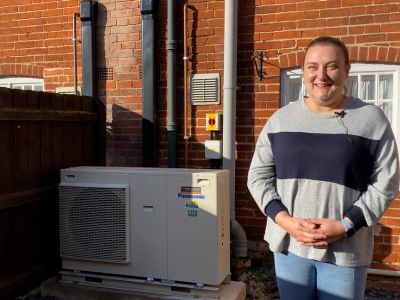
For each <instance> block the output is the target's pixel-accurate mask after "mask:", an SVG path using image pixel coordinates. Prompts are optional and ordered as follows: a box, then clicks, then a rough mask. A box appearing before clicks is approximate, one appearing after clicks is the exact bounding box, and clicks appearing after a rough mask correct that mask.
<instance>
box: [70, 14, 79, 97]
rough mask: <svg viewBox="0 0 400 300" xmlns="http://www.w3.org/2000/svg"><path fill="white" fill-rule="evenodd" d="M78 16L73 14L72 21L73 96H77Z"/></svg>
mask: <svg viewBox="0 0 400 300" xmlns="http://www.w3.org/2000/svg"><path fill="white" fill-rule="evenodd" d="M77 16H79V14H77V13H75V14H74V18H73V21H72V32H73V33H72V42H73V45H74V94H75V95H78V66H77V58H76V17H77Z"/></svg>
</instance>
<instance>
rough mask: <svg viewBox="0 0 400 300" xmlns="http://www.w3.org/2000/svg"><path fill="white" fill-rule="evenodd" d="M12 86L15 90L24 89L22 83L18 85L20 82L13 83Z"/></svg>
mask: <svg viewBox="0 0 400 300" xmlns="http://www.w3.org/2000/svg"><path fill="white" fill-rule="evenodd" d="M12 88H13V89H17V90H23V89H24V87H23V86H22V85H20V84H13V85H12Z"/></svg>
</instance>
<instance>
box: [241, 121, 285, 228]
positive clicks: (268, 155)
mask: <svg viewBox="0 0 400 300" xmlns="http://www.w3.org/2000/svg"><path fill="white" fill-rule="evenodd" d="M269 126H270V123H267V124H266V125H265V127H264V129H263V130H262V131H261V134H260V136H259V138H258V141H257V143H256V149H255V151H254V155H253V159H252V161H251V164H250V169H249V173H248V178H247V186H248V189H249V191H250V193H251V195H252V196H253V198H254V200H255V202H256V203H257V205H258V207H259V208H260V210H261V211H262V213H263V214H265V215H267V216H268V217H270V218H271V219H272V220H274V221H275V216H276V215H277V214H278V213H279V212H280V211H282V210H286V207H285V206H284V205H283V203H282V202H281V198H280V196H279V195H278V192H277V190H276V173H275V163H274V158H273V154H272V149H271V143H270V140H269V138H268V131H269Z"/></svg>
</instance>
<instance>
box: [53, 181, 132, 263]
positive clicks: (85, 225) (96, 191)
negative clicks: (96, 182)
mask: <svg viewBox="0 0 400 300" xmlns="http://www.w3.org/2000/svg"><path fill="white" fill-rule="evenodd" d="M127 218H128V199H127V192H126V189H124V188H98V187H67V186H61V187H60V248H61V249H60V250H61V255H62V256H63V257H67V258H72V259H80V260H92V261H101V262H115V263H124V262H127V261H128V234H127V230H128V219H127Z"/></svg>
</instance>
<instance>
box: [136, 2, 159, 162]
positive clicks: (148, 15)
mask: <svg viewBox="0 0 400 300" xmlns="http://www.w3.org/2000/svg"><path fill="white" fill-rule="evenodd" d="M155 6H156V5H155V1H153V0H141V6H140V9H141V14H142V66H143V67H142V150H143V166H144V167H154V166H155V161H156V159H155V158H156V151H155V124H154V123H155V122H154V114H155V109H154V106H155V93H156V78H155V76H156V75H155V73H156V71H155V43H154V41H155V36H154V15H155Z"/></svg>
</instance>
